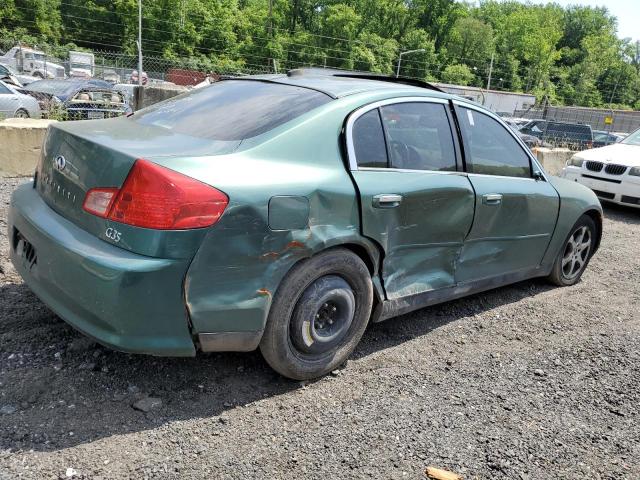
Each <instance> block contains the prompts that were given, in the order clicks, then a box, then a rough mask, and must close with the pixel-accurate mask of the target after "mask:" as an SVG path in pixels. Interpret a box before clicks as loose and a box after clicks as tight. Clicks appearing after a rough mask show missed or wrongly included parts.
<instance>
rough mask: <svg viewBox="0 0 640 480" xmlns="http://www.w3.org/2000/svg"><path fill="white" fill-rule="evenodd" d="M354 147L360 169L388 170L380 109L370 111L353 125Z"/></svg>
mask: <svg viewBox="0 0 640 480" xmlns="http://www.w3.org/2000/svg"><path fill="white" fill-rule="evenodd" d="M352 138H353V147H354V150H355V154H356V161H357V163H358V166H359V167H367V168H386V167H387V166H388V162H387V148H386V145H385V142H384V131H383V130H382V122H381V121H380V113H379V111H378V109H377V108H376V109H374V110H370V111H368V112H367V113H365V114H364V115H362V116H361V117H359V118H358V119H357V120H356V121H355V123H354V124H353V133H352Z"/></svg>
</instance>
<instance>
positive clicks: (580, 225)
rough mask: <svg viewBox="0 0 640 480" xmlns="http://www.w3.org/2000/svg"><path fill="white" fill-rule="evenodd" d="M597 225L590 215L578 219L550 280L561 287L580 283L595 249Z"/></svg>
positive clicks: (556, 262) (561, 251) (554, 266)
mask: <svg viewBox="0 0 640 480" xmlns="http://www.w3.org/2000/svg"><path fill="white" fill-rule="evenodd" d="M595 238H596V224H595V223H594V221H593V220H592V219H591V217H589V216H588V215H583V216H582V217H580V218H579V219H578V221H577V222H576V224H575V225H574V226H573V228H572V229H571V233H570V234H569V236H568V237H567V239H566V240H565V243H564V246H563V247H562V249H561V250H560V253H559V255H558V258H557V259H556V261H555V263H554V265H553V270H552V271H551V274H550V275H549V277H548V278H549V280H550V281H551V282H553V283H555V284H556V285H559V286H561V287H565V286H569V285H574V284H576V283H578V281H579V280H580V277H581V276H582V273H583V272H584V270H585V268H586V267H587V264H588V263H589V259H590V258H591V255H592V253H593V249H594V247H595Z"/></svg>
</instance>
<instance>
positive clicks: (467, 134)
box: [456, 107, 531, 178]
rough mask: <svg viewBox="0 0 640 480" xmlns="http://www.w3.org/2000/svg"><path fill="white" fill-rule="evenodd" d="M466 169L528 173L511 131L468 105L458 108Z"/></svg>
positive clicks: (512, 174) (528, 165) (517, 174)
mask: <svg viewBox="0 0 640 480" xmlns="http://www.w3.org/2000/svg"><path fill="white" fill-rule="evenodd" d="M456 111H457V112H458V119H459V121H460V127H461V129H462V137H463V140H464V151H465V159H466V162H467V171H468V172H470V173H480V174H485V175H503V176H507V177H529V178H530V177H531V162H530V160H529V156H528V155H527V153H526V152H525V150H524V149H523V148H522V147H521V146H520V144H519V143H518V142H517V141H516V139H515V138H514V137H513V135H512V134H511V133H510V132H509V130H508V129H507V128H508V127H504V126H502V125H501V124H500V123H499V122H498V121H497V120H495V119H493V118H491V117H490V116H488V115H485V114H483V113H480V112H478V111H476V110H472V109H469V108H464V107H459V108H458V109H457V110H456Z"/></svg>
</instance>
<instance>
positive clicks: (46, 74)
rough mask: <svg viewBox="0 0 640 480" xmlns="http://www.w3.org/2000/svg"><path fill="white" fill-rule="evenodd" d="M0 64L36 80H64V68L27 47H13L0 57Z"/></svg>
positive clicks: (43, 54)
mask: <svg viewBox="0 0 640 480" xmlns="http://www.w3.org/2000/svg"><path fill="white" fill-rule="evenodd" d="M0 64H3V65H9V66H11V67H13V68H15V69H16V70H17V71H18V72H21V73H27V74H30V75H33V76H34V77H37V78H65V77H66V74H65V71H64V67H63V66H62V65H58V64H57V63H54V62H52V61H51V60H50V59H49V58H48V57H47V55H45V53H44V52H41V51H40V50H36V49H33V48H29V47H23V46H20V45H18V46H15V47H13V48H12V49H10V50H9V51H8V52H7V53H5V54H4V55H2V56H0Z"/></svg>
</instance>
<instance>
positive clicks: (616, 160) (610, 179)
mask: <svg viewBox="0 0 640 480" xmlns="http://www.w3.org/2000/svg"><path fill="white" fill-rule="evenodd" d="M562 176H563V177H564V178H566V179H567V180H571V181H573V182H578V183H581V184H583V185H585V186H587V187H589V188H591V189H592V190H593V191H594V192H595V193H596V195H597V196H598V198H600V199H601V200H606V201H607V202H612V203H617V204H620V205H628V206H631V207H635V208H640V130H636V131H635V132H633V133H632V134H630V135H629V136H628V137H626V138H625V139H624V140H622V141H620V142H619V143H614V144H612V145H608V146H606V147H602V148H594V149H593V150H587V151H584V152H580V153H576V154H575V155H574V156H573V157H572V158H571V159H570V160H569V161H568V162H567V166H566V167H565V168H564V169H563V170H562Z"/></svg>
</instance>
